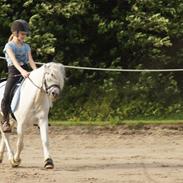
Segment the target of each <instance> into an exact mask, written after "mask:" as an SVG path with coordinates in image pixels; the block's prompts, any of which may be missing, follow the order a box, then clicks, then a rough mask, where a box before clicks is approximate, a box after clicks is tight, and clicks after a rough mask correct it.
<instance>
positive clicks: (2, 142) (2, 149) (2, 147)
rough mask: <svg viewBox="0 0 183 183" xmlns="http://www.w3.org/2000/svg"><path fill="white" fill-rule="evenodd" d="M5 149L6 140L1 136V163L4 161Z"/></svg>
mask: <svg viewBox="0 0 183 183" xmlns="http://www.w3.org/2000/svg"><path fill="white" fill-rule="evenodd" d="M4 150H5V142H4V140H3V138H1V142H0V163H2V161H3V155H4Z"/></svg>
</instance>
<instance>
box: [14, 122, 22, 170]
mask: <svg viewBox="0 0 183 183" xmlns="http://www.w3.org/2000/svg"><path fill="white" fill-rule="evenodd" d="M17 135H18V139H17V149H16V153H15V155H14V162H13V163H14V165H13V166H14V167H17V166H19V165H20V163H21V159H20V153H21V151H22V150H23V145H24V144H23V137H24V134H23V124H22V123H18V125H17Z"/></svg>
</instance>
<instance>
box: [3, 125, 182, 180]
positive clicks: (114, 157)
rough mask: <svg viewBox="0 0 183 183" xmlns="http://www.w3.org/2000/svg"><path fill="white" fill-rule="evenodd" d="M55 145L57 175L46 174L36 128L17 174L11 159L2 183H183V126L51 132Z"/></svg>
mask: <svg viewBox="0 0 183 183" xmlns="http://www.w3.org/2000/svg"><path fill="white" fill-rule="evenodd" d="M15 138H16V136H15V135H14V134H13V135H12V137H11V142H12V143H13V144H14V145H13V146H15ZM49 139H50V152H51V154H52V157H53V160H54V163H55V168H54V169H53V170H44V169H43V156H42V146H41V141H40V136H39V132H38V130H37V129H36V128H34V129H32V130H31V131H30V132H28V133H27V135H26V136H25V140H24V150H23V152H22V157H21V158H22V163H21V165H20V167H19V168H11V166H10V163H9V162H8V160H7V155H6V154H5V156H4V160H3V163H2V164H0V183H17V182H18V183H33V182H35V183H38V182H39V183H51V182H58V183H183V127H182V126H174V127H172V126H171V127H162V126H161V127H150V128H149V127H146V128H143V129H142V128H141V129H136V130H134V129H129V128H126V127H124V126H123V127H120V126H118V127H110V128H109V127H108V128H102V127H50V129H49Z"/></svg>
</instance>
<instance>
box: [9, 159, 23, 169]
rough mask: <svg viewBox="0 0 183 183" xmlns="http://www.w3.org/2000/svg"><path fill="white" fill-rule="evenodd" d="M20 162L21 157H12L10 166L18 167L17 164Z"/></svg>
mask: <svg viewBox="0 0 183 183" xmlns="http://www.w3.org/2000/svg"><path fill="white" fill-rule="evenodd" d="M20 163H21V159H18V160H15V159H12V160H11V166H12V167H13V168H16V167H18V166H19V165H20Z"/></svg>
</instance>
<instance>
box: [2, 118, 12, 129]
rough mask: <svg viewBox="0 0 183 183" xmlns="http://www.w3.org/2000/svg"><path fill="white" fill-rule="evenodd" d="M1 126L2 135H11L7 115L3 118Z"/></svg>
mask: <svg viewBox="0 0 183 183" xmlns="http://www.w3.org/2000/svg"><path fill="white" fill-rule="evenodd" d="M1 124H2V130H3V132H4V133H11V126H10V123H9V115H8V117H3V120H2V122H1Z"/></svg>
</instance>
